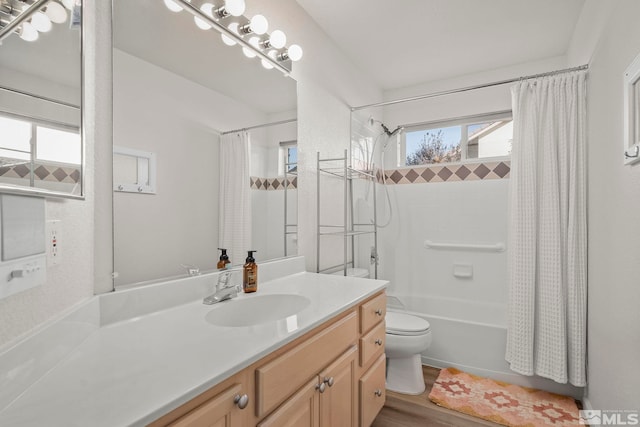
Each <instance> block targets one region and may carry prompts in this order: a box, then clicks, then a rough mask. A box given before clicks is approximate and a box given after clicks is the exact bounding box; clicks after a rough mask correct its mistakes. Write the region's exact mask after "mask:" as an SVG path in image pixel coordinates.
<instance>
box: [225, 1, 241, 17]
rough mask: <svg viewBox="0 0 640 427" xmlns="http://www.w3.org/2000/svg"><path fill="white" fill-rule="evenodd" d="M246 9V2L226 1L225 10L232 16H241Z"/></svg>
mask: <svg viewBox="0 0 640 427" xmlns="http://www.w3.org/2000/svg"><path fill="white" fill-rule="evenodd" d="M245 7H246V5H245V4H244V0H224V10H226V11H227V12H229V15H231V16H241V15H242V14H243V13H244V9H245Z"/></svg>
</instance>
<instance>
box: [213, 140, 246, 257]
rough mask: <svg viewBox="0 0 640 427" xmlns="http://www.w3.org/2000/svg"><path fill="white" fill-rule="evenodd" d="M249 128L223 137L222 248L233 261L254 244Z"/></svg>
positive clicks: (220, 227)
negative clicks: (252, 233) (252, 234)
mask: <svg viewBox="0 0 640 427" xmlns="http://www.w3.org/2000/svg"><path fill="white" fill-rule="evenodd" d="M250 146H251V142H250V135H249V132H247V131H240V132H234V133H231V134H228V135H223V136H222V138H221V140H220V215H219V221H218V223H219V227H218V233H219V234H220V247H222V248H226V249H227V251H228V253H229V258H230V259H231V262H232V263H233V264H239V263H240V262H241V261H242V260H244V258H245V256H246V251H248V250H250V249H253V247H251V244H252V241H251V185H250V183H249V179H250V178H249V177H250V175H251V165H250V163H251V157H250V156H251V155H250V151H251V150H250V149H249V148H250Z"/></svg>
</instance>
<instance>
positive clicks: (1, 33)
mask: <svg viewBox="0 0 640 427" xmlns="http://www.w3.org/2000/svg"><path fill="white" fill-rule="evenodd" d="M49 1H50V0H37V1H36V2H35V3H33V4H31V5H30V6H29V7H28V8H26V9H24V10H23V11H22V13H20V15H18V16H16V17H15V18H14V19H12V20H11V21H10V22H9V23H8V24H7V25H6V26H4V27H2V28H1V29H0V43H2V40H4V39H6V38H7V37H9V35H11V33H12V32H14V31H16V30H18V27H19V26H20V24H22V23H23V22H25V21H26V20H27V19H29V18H31V17H32V16H33V15H34V14H35V13H36V12H38V11H39V10H40V9H42V8H43V7H45V6H46V4H47V3H49ZM2 3H3V4H4V2H2Z"/></svg>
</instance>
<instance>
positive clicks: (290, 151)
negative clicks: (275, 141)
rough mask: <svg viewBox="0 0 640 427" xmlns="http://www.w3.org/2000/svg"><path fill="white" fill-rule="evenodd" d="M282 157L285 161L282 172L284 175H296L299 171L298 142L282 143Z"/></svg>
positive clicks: (281, 168)
mask: <svg viewBox="0 0 640 427" xmlns="http://www.w3.org/2000/svg"><path fill="white" fill-rule="evenodd" d="M280 150H281V153H282V155H281V156H280V158H283V159H284V162H283V164H282V167H280V171H282V173H285V172H286V173H295V172H296V171H297V170H298V145H297V141H284V142H281V143H280Z"/></svg>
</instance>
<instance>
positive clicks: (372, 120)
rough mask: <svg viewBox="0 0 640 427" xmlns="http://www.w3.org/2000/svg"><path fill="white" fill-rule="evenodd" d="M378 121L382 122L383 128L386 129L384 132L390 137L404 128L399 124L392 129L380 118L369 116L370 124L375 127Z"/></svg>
mask: <svg viewBox="0 0 640 427" xmlns="http://www.w3.org/2000/svg"><path fill="white" fill-rule="evenodd" d="M376 123H379V124H380V126H381V127H382V130H383V131H384V133H386V134H387V136H388V137H392V136H393V135H395V134H396V133H398V132H400V131H401V130H402V127H400V126H398V127H397V128H395V129H394V130H393V131H391V130H389V128H388V127H387V126H385V124H384V123H382V122H381V121H380V120H376V119H374V118H373V116H369V126H371V127H373V125H375V124H376Z"/></svg>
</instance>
